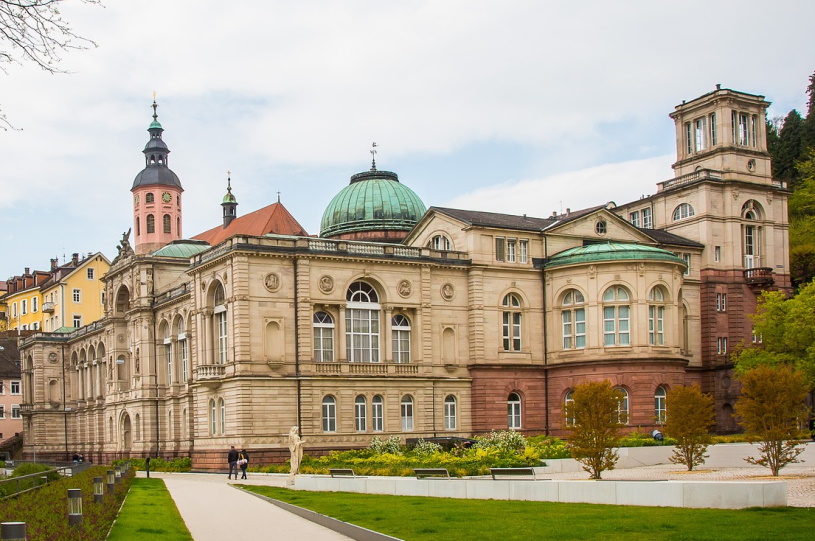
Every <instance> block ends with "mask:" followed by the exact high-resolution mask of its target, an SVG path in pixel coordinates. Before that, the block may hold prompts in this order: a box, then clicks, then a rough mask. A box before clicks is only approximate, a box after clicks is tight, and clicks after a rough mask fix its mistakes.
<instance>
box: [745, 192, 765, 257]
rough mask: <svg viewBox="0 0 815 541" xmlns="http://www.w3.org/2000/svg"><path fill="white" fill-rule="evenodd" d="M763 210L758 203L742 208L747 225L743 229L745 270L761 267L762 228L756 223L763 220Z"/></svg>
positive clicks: (754, 202)
mask: <svg viewBox="0 0 815 541" xmlns="http://www.w3.org/2000/svg"><path fill="white" fill-rule="evenodd" d="M762 214H763V209H762V208H761V205H760V204H759V203H758V202H757V201H753V200H752V199H751V200H750V201H747V202H746V203H744V205H743V206H742V208H741V216H742V219H743V220H744V221H745V223H744V224H743V225H742V226H741V227H742V240H741V244H742V249H741V251H742V253H743V254H744V268H745V269H752V268H755V267H760V266H761V227H760V226H759V225H757V224H756V223H755V222H756V221H758V220H760V219H761V216H762Z"/></svg>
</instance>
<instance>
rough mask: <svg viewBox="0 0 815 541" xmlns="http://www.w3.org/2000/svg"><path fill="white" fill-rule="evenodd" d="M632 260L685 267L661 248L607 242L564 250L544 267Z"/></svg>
mask: <svg viewBox="0 0 815 541" xmlns="http://www.w3.org/2000/svg"><path fill="white" fill-rule="evenodd" d="M634 259H647V260H651V261H654V260H656V261H668V262H671V263H679V264H681V265H683V266H684V265H685V262H684V261H683V260H682V258H680V257H678V256H677V255H676V254H674V253H673V252H669V251H668V250H663V249H662V248H656V247H654V246H644V245H642V244H627V243H620V242H607V243H605V244H588V245H586V246H578V247H576V248H569V249H568V250H564V251H562V252H560V253H557V254H555V255H553V256H552V257H550V258H549V261H547V262H546V265H545V267H546V268H547V269H550V268H552V267H562V266H565V265H576V264H589V263H596V262H599V261H630V260H634Z"/></svg>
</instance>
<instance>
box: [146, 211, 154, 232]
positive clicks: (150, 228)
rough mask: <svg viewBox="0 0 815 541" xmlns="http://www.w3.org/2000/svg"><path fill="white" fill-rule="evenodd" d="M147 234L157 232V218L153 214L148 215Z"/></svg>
mask: <svg viewBox="0 0 815 541" xmlns="http://www.w3.org/2000/svg"><path fill="white" fill-rule="evenodd" d="M147 232H148V233H155V232H156V217H155V216H153V215H152V214H148V215H147Z"/></svg>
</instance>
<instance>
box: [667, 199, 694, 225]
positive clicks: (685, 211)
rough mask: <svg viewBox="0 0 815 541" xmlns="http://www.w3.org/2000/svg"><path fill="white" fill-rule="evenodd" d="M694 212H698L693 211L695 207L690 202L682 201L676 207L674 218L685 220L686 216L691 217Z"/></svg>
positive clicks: (675, 219)
mask: <svg viewBox="0 0 815 541" xmlns="http://www.w3.org/2000/svg"><path fill="white" fill-rule="evenodd" d="M694 214H696V213H695V212H694V211H693V207H692V206H690V204H689V203H680V204H679V206H677V207H676V208H675V209H674V213H673V220H674V221H677V220H684V219H685V218H690V217H691V216H693V215H694Z"/></svg>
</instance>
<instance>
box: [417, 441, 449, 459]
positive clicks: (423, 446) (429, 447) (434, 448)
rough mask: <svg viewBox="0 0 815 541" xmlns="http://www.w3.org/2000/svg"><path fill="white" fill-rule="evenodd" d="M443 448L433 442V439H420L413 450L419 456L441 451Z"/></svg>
mask: <svg viewBox="0 0 815 541" xmlns="http://www.w3.org/2000/svg"><path fill="white" fill-rule="evenodd" d="M441 450H442V447H441V445H439V444H438V443H433V442H432V441H424V440H423V439H419V443H417V444H416V446H415V447H413V452H414V453H415V454H416V455H417V456H425V455H432V454H433V453H440V452H441Z"/></svg>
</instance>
